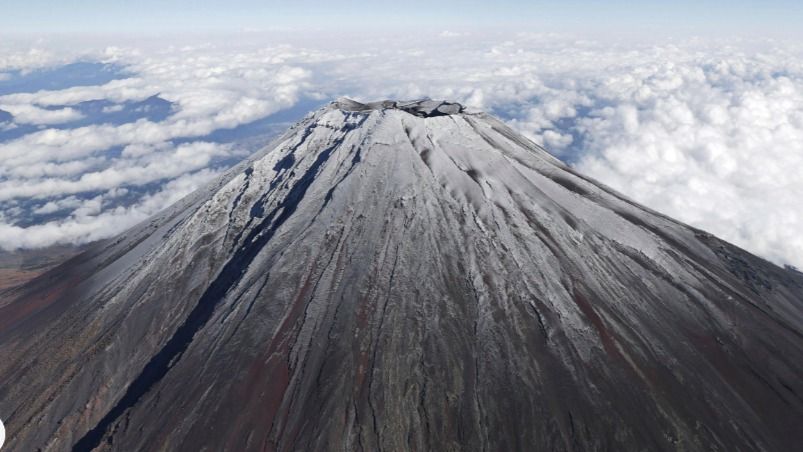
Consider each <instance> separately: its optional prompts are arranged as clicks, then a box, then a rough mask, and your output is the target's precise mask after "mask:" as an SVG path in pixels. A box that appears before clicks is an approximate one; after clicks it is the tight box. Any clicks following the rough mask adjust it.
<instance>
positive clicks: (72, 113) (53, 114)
mask: <svg viewBox="0 0 803 452" xmlns="http://www.w3.org/2000/svg"><path fill="white" fill-rule="evenodd" d="M0 109H3V110H5V111H7V112H9V113H11V115H12V116H14V118H13V121H14V122H15V123H17V124H43V125H50V124H63V123H65V122H71V121H77V120H79V119H82V118H83V117H84V116H83V115H82V114H81V113H80V112H79V111H77V110H75V109H73V108H59V109H44V108H39V107H36V106H34V105H25V104H22V105H4V104H0Z"/></svg>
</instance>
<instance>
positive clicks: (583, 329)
mask: <svg viewBox="0 0 803 452" xmlns="http://www.w3.org/2000/svg"><path fill="white" fill-rule="evenodd" d="M801 376H803V275H802V274H800V273H798V272H795V271H792V270H785V269H782V268H779V267H777V266H775V265H773V264H771V263H769V262H767V261H765V260H762V259H760V258H757V257H755V256H752V255H750V254H749V253H747V252H745V251H742V250H740V249H738V248H736V247H734V246H732V245H730V244H728V243H726V242H724V241H721V240H719V239H717V238H715V237H713V236H711V235H709V234H707V233H705V232H703V231H700V230H696V229H694V228H691V227H689V226H686V225H684V224H681V223H679V222H677V221H674V220H672V219H670V218H667V217H665V216H662V215H660V214H658V213H656V212H653V211H651V210H648V209H646V208H644V207H642V206H639V205H638V204H636V203H634V202H633V201H630V200H628V199H627V198H625V197H624V196H622V195H620V194H618V193H616V192H614V191H612V190H610V189H608V188H606V187H604V186H602V185H601V184H599V183H597V182H595V181H593V180H590V179H588V178H585V177H583V176H582V175H580V174H577V173H576V172H574V171H573V170H572V169H571V168H569V167H567V166H566V165H564V164H563V163H561V162H560V161H558V160H556V159H555V158H553V157H552V156H550V155H549V154H548V153H547V152H546V151H545V150H543V149H542V148H540V147H539V146H537V145H535V144H533V143H532V142H530V141H529V140H527V139H525V138H524V137H522V136H521V135H519V134H517V133H516V132H514V131H512V130H511V129H509V128H508V127H506V126H505V125H504V124H502V123H501V122H499V121H497V120H495V119H494V118H492V117H491V116H489V115H487V114H484V113H481V112H476V111H472V110H470V109H466V108H464V107H463V106H461V105H459V104H455V103H449V102H435V101H411V102H391V101H385V102H378V103H372V104H361V103H357V102H354V101H350V100H347V99H341V100H338V101H336V102H334V103H332V104H330V105H328V106H326V107H324V108H322V109H321V110H319V111H317V112H315V113H313V114H310V115H308V116H307V117H306V118H304V119H303V120H302V121H301V122H300V123H298V124H297V125H295V126H293V127H292V128H291V129H290V130H288V131H287V132H286V133H285V134H284V135H283V136H282V137H280V138H279V139H278V140H277V141H275V142H274V143H272V144H270V145H269V146H267V147H266V148H265V150H263V151H261V152H259V153H257V154H255V155H254V156H253V157H251V158H250V159H248V160H247V161H245V162H243V163H242V164H240V165H239V166H237V167H235V168H233V169H232V170H231V171H229V172H228V173H227V174H225V175H224V176H223V177H221V178H220V179H219V180H217V181H215V182H214V183H212V184H210V185H209V186H208V187H206V188H204V189H202V190H200V191H198V192H196V193H195V194H193V195H191V196H190V197H188V198H186V199H184V200H182V201H181V202H179V203H178V204H176V205H174V206H173V207H171V208H170V209H168V210H167V211H165V212H163V213H162V214H160V215H159V216H157V217H155V218H153V219H152V220H150V221H148V222H146V223H144V224H141V225H139V226H137V227H135V228H134V229H132V230H130V231H128V232H127V233H125V234H123V235H121V236H120V237H118V238H116V239H113V240H109V241H106V242H102V243H99V244H96V245H94V246H93V247H91V248H90V249H89V250H87V251H86V252H84V253H83V254H81V255H79V256H77V257H75V258H73V259H72V260H71V261H69V262H68V263H66V264H64V265H62V266H59V267H57V268H55V269H53V270H51V271H49V272H48V273H46V274H44V275H43V276H41V277H39V278H37V279H35V280H33V281H32V282H30V283H28V284H26V285H24V286H22V287H19V288H16V289H13V290H12V291H11V292H8V293H6V294H5V295H4V296H3V299H2V301H0V381H2V382H3V385H2V388H0V418H2V419H3V421H4V422H5V424H6V429H7V432H8V438H7V441H8V444H7V447H8V448H9V449H8V450H12V451H16V450H20V451H32V450H47V451H68V450H74V451H84V450H93V449H97V450H116V451H135V450H143V451H146V450H147V451H150V450H177V451H203V450H207V451H223V450H228V451H263V450H264V451H274V450H275V451H288V450H304V451H313V450H348V451H351V450H365V451H381V450H384V451H397V450H411V451H413V450H418V451H420V450H444V451H447V450H468V451H481V450H488V451H499V450H570V451H581V450H582V451H586V450H651V451H653V450H654V451H658V450H720V451H737V450H751V451H752V450H766V451H789V450H794V449H795V448H797V447H798V446H799V445H800V444H801V442H803V430H801V429H800V421H801V419H803V378H801Z"/></svg>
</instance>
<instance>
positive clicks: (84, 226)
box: [0, 170, 218, 250]
mask: <svg viewBox="0 0 803 452" xmlns="http://www.w3.org/2000/svg"><path fill="white" fill-rule="evenodd" d="M216 175H218V173H217V172H215V171H211V170H201V171H198V172H196V173H192V174H184V175H182V176H180V177H178V178H176V179H175V180H172V181H170V182H169V183H168V184H166V185H165V186H164V188H163V189H161V190H160V191H158V192H156V193H153V194H148V195H146V196H144V197H143V198H142V199H141V200H140V201H139V202H138V203H137V204H135V205H133V206H130V207H116V208H112V209H108V210H104V209H103V205H104V201H105V199H104V197H103V196H98V197H95V198H92V199H90V200H87V201H84V202H83V203H81V204H80V205H78V207H77V209H75V210H74V211H73V213H72V214H71V215H70V216H69V217H67V218H65V219H63V220H59V221H50V222H46V223H43V224H37V225H33V226H29V227H19V226H14V225H10V224H6V223H2V222H0V248H3V249H6V250H15V249H20V248H40V247H45V246H50V245H54V244H84V243H89V242H93V241H95V240H100V239H104V238H107V237H111V236H113V235H115V234H118V233H120V232H121V231H124V230H126V229H128V228H130V227H132V226H134V225H135V224H137V223H139V222H141V221H144V220H146V219H147V218H149V217H150V216H151V215H154V214H156V213H158V212H159V211H161V210H162V209H164V208H166V207H168V206H170V205H171V204H173V203H175V202H176V201H178V200H179V199H181V198H183V197H184V196H186V195H188V194H190V193H192V192H193V191H194V190H196V189H197V188H199V187H200V186H202V185H203V184H204V183H205V182H207V181H209V180H211V179H212V178H213V177H215V176H216Z"/></svg>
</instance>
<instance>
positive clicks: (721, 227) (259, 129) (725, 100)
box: [0, 0, 803, 268]
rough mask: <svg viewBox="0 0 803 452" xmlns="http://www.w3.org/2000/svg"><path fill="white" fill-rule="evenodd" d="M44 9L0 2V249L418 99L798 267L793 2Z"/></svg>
mask: <svg viewBox="0 0 803 452" xmlns="http://www.w3.org/2000/svg"><path fill="white" fill-rule="evenodd" d="M48 3H49V2H42V1H40V0H30V1H27V2H13V3H11V2H4V3H3V5H2V10H3V15H2V16H0V30H2V31H0V250H14V249H19V248H40V247H46V246H50V245H53V244H65V243H67V244H82V243H87V242H91V241H94V240H98V239H103V238H107V237H111V236H114V235H116V234H119V233H121V232H123V231H125V230H126V229H127V228H129V227H131V226H132V225H134V224H136V223H137V222H140V221H144V220H146V219H147V218H148V217H149V216H151V215H153V214H155V213H156V212H158V211H160V210H161V209H164V208H165V207H167V206H169V205H170V204H171V203H173V202H175V201H176V200H178V199H180V198H181V197H182V196H184V195H186V194H188V193H190V192H192V191H193V190H195V189H197V188H198V187H200V186H202V185H203V184H205V183H207V182H208V181H210V180H212V179H213V178H214V177H216V176H218V175H219V174H221V173H222V172H223V171H224V170H225V169H226V168H228V167H230V166H231V165H232V164H233V163H234V162H237V161H239V160H241V159H243V158H245V157H246V156H247V155H248V154H250V153H251V152H253V151H254V150H256V149H259V148H260V147H261V146H263V145H264V144H265V143H268V142H269V141H270V139H271V138H272V137H273V136H275V135H276V134H278V133H279V132H281V131H282V130H284V129H286V128H287V127H288V126H289V125H291V124H292V123H293V122H295V121H297V120H298V119H300V118H301V117H303V116H304V115H305V114H306V113H307V112H309V111H310V110H313V109H315V108H318V107H320V106H321V105H323V104H325V103H326V102H328V101H331V100H333V99H335V98H337V97H340V96H348V97H352V98H355V99H357V100H361V101H374V100H378V99H414V98H422V97H430V98H434V99H447V100H451V101H457V102H461V103H464V104H466V105H469V106H472V107H475V108H479V109H482V110H485V111H488V112H490V113H491V114H494V115H496V116H498V117H500V118H501V119H502V120H503V121H505V122H507V123H508V124H509V125H510V126H512V127H514V128H515V129H517V130H518V131H520V132H521V133H522V134H524V135H525V136H527V137H529V138H530V139H532V140H533V141H535V142H537V143H539V144H542V145H543V146H545V147H546V148H547V149H548V150H549V151H550V152H552V153H553V154H554V155H556V156H557V157H558V158H561V159H563V160H564V161H565V162H567V163H568V164H570V165H572V166H573V167H574V168H575V169H577V170H578V171H580V172H582V173H584V174H586V175H588V176H590V177H592V178H595V179H597V180H599V181H600V182H602V183H604V184H606V185H608V186H610V187H612V188H614V189H616V190H618V191H620V192H622V193H623V194H625V195H626V196H628V197H630V198H632V199H634V200H635V201H637V202H639V203H642V204H644V205H646V206H647V207H650V208H652V209H655V210H658V211H660V212H662V213H664V214H667V215H669V216H672V217H674V218H676V219H678V220H680V221H683V222H686V223H688V224H690V225H692V226H695V227H698V228H700V229H703V230H706V231H708V232H711V233H713V234H715V235H717V236H719V237H721V238H724V239H725V240H728V241H730V242H732V243H734V244H736V245H738V246H741V247H743V248H745V249H747V250H749V251H751V252H753V253H755V254H757V255H759V256H762V257H764V258H766V259H769V260H771V261H773V262H775V263H777V264H780V265H786V264H789V265H795V266H797V267H800V268H803V233H801V232H800V231H803V208H801V201H800V200H801V199H803V44H801V40H800V39H797V38H795V37H791V38H790V37H789V36H793V35H794V33H799V31H798V28H801V27H799V26H798V23H803V18H802V17H800V14H801V7H800V6H797V5H795V4H793V3H792V2H780V1H774V2H773V1H770V2H763V3H762V4H761V5H760V6H758V4H757V3H748V2H727V3H726V2H702V3H700V2H694V3H692V2H675V3H673V4H672V5H673V6H672V7H671V8H669V7H667V6H662V5H663V3H657V2H655V3H649V2H646V3H645V2H638V4H637V5H638V6H637V7H633V5H635V4H636V3H631V2H604V6H603V2H576V1H575V2H571V1H570V2H560V3H558V2H541V3H538V4H535V5H533V4H531V3H525V2H501V3H499V2H496V3H495V4H494V5H493V7H492V6H490V3H479V2H477V3H471V2H460V4H459V6H456V5H458V4H457V2H417V1H416V0H413V1H412V2H406V3H405V4H404V5H405V6H404V10H401V9H400V7H399V6H398V5H399V4H400V3H399V2H383V1H375V2H371V4H370V5H371V6H370V7H363V6H361V5H360V4H358V3H357V2H348V1H346V2H340V3H338V6H337V7H333V6H331V3H328V2H327V3H324V2H317V1H296V2H242V1H241V2H225V3H224V2H217V1H207V2H192V6H189V5H190V3H189V2H185V1H175V0H174V1H167V2H164V1H163V2H158V3H157V2H151V1H149V0H145V1H141V2H138V3H137V6H136V7H133V6H131V5H130V4H131V2H103V4H102V5H101V4H100V2H95V1H88V0H87V1H79V2H70V5H69V6H64V5H62V4H61V3H57V4H53V5H50V4H48ZM536 3H537V2H536ZM231 4H235V6H234V7H231V6H227V5H231ZM411 11H415V12H416V13H415V14H413V13H411ZM157 13H158V14H157ZM472 21H474V22H473V23H472ZM537 23H540V24H545V25H544V26H536V25H535V24H537ZM354 24H358V25H354ZM366 24H368V25H366ZM413 24H415V25H413ZM569 24H574V25H573V27H574V30H572V27H569V26H568V25H569ZM661 24H663V25H661ZM564 25H566V26H564ZM659 25H660V26H659ZM670 26H671V27H670ZM595 27H596V28H595ZM662 27H663V28H662ZM683 27H686V29H685V30H682V28H683ZM413 28H415V31H414V32H411V29H413ZM550 28H551V29H554V30H555V31H550ZM670 28H671V29H670ZM659 31H660V32H659ZM634 33H636V34H638V35H639V36H637V37H636V36H634Z"/></svg>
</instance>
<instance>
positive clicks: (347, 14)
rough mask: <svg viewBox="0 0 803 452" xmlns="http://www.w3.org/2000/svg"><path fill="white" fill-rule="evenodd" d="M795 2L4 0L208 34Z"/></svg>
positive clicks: (42, 24) (142, 28)
mask: <svg viewBox="0 0 803 452" xmlns="http://www.w3.org/2000/svg"><path fill="white" fill-rule="evenodd" d="M802 3H803V2H799V1H796V0H767V1H761V2H758V1H745V0H730V1H725V0H697V1H691V0H678V1H672V2H667V1H660V0H642V1H628V0H608V1H594V0H562V1H552V0H550V1H531V0H496V1H493V2H491V1H487V0H445V1H444V0H441V1H433V0H406V1H403V2H402V1H397V0H372V1H355V0H341V1H337V2H332V1H325V0H292V1H291V0H272V1H271V0H263V1H258V0H229V1H223V0H139V1H136V2H131V1H123V0H71V1H69V2H53V1H51V0H28V1H24V2H22V1H16V0H14V1H9V0H3V1H2V2H0V10H2V11H3V14H2V15H0V29H2V30H4V31H5V32H7V33H11V32H16V33H34V34H35V33H53V32H82V33H110V32H113V33H121V32H168V33H170V32H187V31H195V32H205V31H206V32H208V31H241V30H267V29H276V28H280V29H282V28H292V29H301V30H304V29H310V28H323V29H328V30H337V29H343V28H348V27H359V28H362V27H367V28H372V29H376V28H379V29H387V28H399V29H408V28H410V27H412V28H423V29H429V28H431V27H450V28H455V27H458V28H460V27H463V28H476V27H490V28H507V27H510V26H516V27H524V28H528V29H529V30H530V31H563V32H587V31H599V32H605V33H627V32H640V33H654V32H656V31H661V32H672V33H697V34H710V33H761V34H773V35H783V34H789V35H794V34H797V33H799V31H798V29H799V28H800V27H799V24H800V23H803V4H802Z"/></svg>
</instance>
